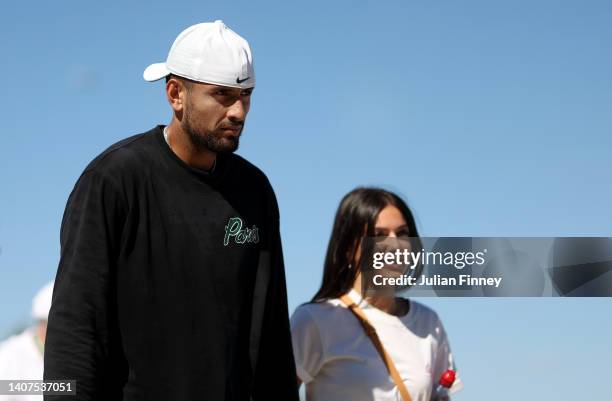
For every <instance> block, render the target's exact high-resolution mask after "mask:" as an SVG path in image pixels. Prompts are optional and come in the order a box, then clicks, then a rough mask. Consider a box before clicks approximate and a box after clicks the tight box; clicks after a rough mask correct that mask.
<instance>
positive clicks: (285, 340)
mask: <svg viewBox="0 0 612 401" xmlns="http://www.w3.org/2000/svg"><path fill="white" fill-rule="evenodd" d="M270 191H271V200H270V205H271V213H270V215H271V217H270V219H271V222H270V227H271V228H270V230H271V231H270V236H269V244H268V248H269V258H266V259H268V260H267V262H266V263H267V264H268V269H269V279H268V280H267V281H268V283H267V291H266V293H265V307H264V309H263V319H262V323H261V331H260V340H259V347H258V351H257V354H258V356H257V358H256V361H257V362H256V365H255V372H254V378H253V380H254V383H253V401H265V400H269V399H272V398H274V399H282V400H288V401H298V400H299V396H298V390H297V377H296V372H295V362H294V359H293V348H292V346H291V331H290V326H289V310H288V306H287V287H286V282H285V267H284V262H283V253H282V247H281V239H280V227H279V214H278V204H277V202H276V198H275V196H274V193H273V192H272V190H271V189H270ZM258 274H259V272H258Z"/></svg>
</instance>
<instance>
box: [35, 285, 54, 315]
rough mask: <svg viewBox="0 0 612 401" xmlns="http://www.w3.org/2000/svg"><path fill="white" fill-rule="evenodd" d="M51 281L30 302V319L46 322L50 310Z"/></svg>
mask: <svg viewBox="0 0 612 401" xmlns="http://www.w3.org/2000/svg"><path fill="white" fill-rule="evenodd" d="M52 295H53V281H51V282H50V283H47V284H46V285H45V286H44V287H43V288H41V289H40V290H39V291H38V292H37V293H36V295H35V296H34V299H33V300H32V317H33V318H34V319H36V320H47V319H48V316H49V310H50V309H51V296H52Z"/></svg>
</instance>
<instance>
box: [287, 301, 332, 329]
mask: <svg viewBox="0 0 612 401" xmlns="http://www.w3.org/2000/svg"><path fill="white" fill-rule="evenodd" d="M342 309H343V307H342V303H341V302H340V300H337V299H329V300H326V301H317V302H307V303H303V304H301V305H300V306H298V307H297V308H296V309H295V311H294V312H293V314H292V315H291V323H292V325H294V324H297V323H300V322H314V323H316V324H318V325H325V326H326V325H328V324H330V323H333V322H334V321H336V320H337V319H338V318H339V317H340V316H342V315H343V311H342Z"/></svg>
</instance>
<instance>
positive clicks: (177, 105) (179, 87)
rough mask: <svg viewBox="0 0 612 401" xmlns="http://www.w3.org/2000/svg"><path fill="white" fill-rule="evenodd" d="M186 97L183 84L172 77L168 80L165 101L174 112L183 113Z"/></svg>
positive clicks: (185, 89)
mask: <svg viewBox="0 0 612 401" xmlns="http://www.w3.org/2000/svg"><path fill="white" fill-rule="evenodd" d="M186 96H187V88H186V87H185V84H184V83H183V82H181V81H180V80H179V79H177V78H174V77H171V78H170V79H168V81H167V82H166V99H167V100H168V103H170V106H171V107H172V109H173V110H174V111H175V112H177V113H180V112H182V111H183V107H184V103H185V98H186Z"/></svg>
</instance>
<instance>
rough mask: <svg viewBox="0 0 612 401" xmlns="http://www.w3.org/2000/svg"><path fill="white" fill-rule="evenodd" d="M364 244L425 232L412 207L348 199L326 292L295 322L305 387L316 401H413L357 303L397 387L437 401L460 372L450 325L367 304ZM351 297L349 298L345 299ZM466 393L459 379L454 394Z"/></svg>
mask: <svg viewBox="0 0 612 401" xmlns="http://www.w3.org/2000/svg"><path fill="white" fill-rule="evenodd" d="M364 237H376V239H377V240H379V239H380V238H381V237H387V238H393V237H395V239H402V238H404V239H408V238H409V237H413V238H415V237H418V232H417V228H416V224H415V221H414V218H413V216H412V213H411V212H410V209H409V208H408V206H407V205H406V204H405V203H404V202H403V201H402V200H401V199H400V198H399V197H398V196H397V195H395V194H393V193H391V192H388V191H385V190H381V189H377V188H357V189H355V190H353V191H351V192H350V193H349V194H347V195H346V196H345V197H344V198H343V199H342V202H341V203H340V206H339V208H338V211H337V213H336V217H335V222H334V226H333V229H332V235H331V238H330V241H329V246H328V249H327V255H326V258H325V266H324V271H323V281H322V283H321V288H320V289H319V290H318V291H317V293H316V294H315V296H314V297H313V299H312V301H311V302H310V303H307V304H303V305H301V306H300V307H298V308H297V309H296V311H295V312H294V313H293V316H292V317H291V331H292V340H293V347H294V355H295V362H296V368H297V375H298V383H301V382H303V383H305V385H306V399H307V400H308V401H323V400H325V401H328V400H329V401H332V400H342V401H344V400H350V401H361V400H372V401H387V400H393V401H398V400H402V401H407V400H405V398H406V397H402V394H401V390H400V389H399V388H398V386H396V384H395V381H394V379H393V378H392V377H391V376H390V373H389V372H390V368H389V367H388V366H389V363H387V364H385V362H384V361H383V359H382V357H381V353H380V352H381V351H380V350H379V349H377V347H376V346H375V345H374V342H373V339H372V338H371V336H370V335H367V334H366V332H365V331H364V328H363V326H362V323H361V322H360V320H359V319H358V318H357V316H356V315H355V314H354V313H352V312H351V309H349V308H348V307H347V302H351V300H352V302H354V303H355V304H356V305H358V306H360V307H361V309H362V311H363V313H364V314H365V317H366V318H367V320H368V321H369V323H370V324H371V325H372V326H373V327H374V329H375V330H376V333H377V336H378V338H379V339H380V342H381V343H382V345H383V348H384V350H385V351H386V353H387V354H388V355H389V356H390V359H391V360H392V363H393V364H394V366H395V368H396V371H397V373H398V375H397V376H396V380H397V381H399V382H400V383H403V384H400V386H402V387H403V386H405V387H404V388H406V389H407V390H408V393H409V396H410V398H411V399H412V401H430V400H436V399H437V396H436V394H435V390H436V387H437V385H438V380H439V378H440V376H441V375H442V374H443V373H444V372H445V371H446V370H447V369H455V368H454V363H453V357H452V354H451V352H450V347H449V345H448V340H447V338H446V333H445V331H444V328H443V326H442V323H441V322H440V320H439V318H438V316H437V314H436V313H435V312H434V311H433V310H431V309H429V308H428V307H426V306H424V305H422V304H420V303H418V302H415V301H413V300H408V299H404V298H397V297H387V296H376V295H374V296H368V297H366V298H365V299H364V298H363V297H362V287H361V284H362V283H361V281H362V274H361V272H360V269H358V268H357V266H359V264H360V263H361V262H362V258H361V249H362V247H361V244H362V239H363V238H364ZM366 242H367V241H363V243H364V244H365V243H366ZM364 258H365V256H364ZM369 294H370V293H369V292H368V295H369ZM343 295H348V296H349V298H343V299H340V298H341V297H342V296H343ZM462 386H463V385H462V383H461V380H460V379H459V378H458V377H457V379H456V380H455V383H454V384H453V386H452V387H451V393H454V392H455V391H457V390H459V389H460V388H461V387H462Z"/></svg>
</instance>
